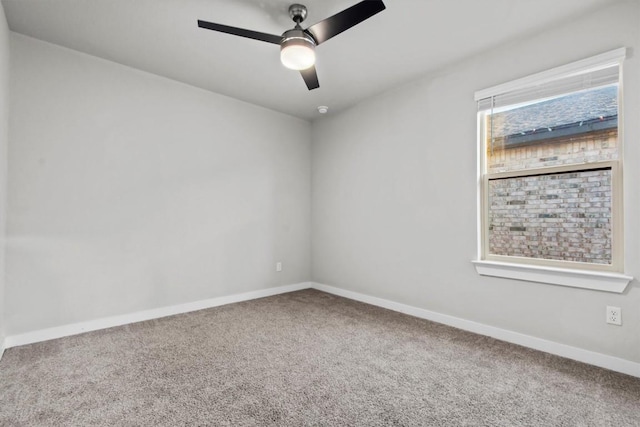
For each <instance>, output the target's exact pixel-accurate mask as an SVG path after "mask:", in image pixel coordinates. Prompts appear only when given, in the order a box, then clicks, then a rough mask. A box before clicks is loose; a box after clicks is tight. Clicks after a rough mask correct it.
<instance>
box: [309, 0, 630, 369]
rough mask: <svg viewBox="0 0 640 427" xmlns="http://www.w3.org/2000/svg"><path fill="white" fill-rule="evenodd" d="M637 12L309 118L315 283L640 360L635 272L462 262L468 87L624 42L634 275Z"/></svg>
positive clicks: (626, 6) (621, 10) (471, 173)
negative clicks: (518, 275)
mask: <svg viewBox="0 0 640 427" xmlns="http://www.w3.org/2000/svg"><path fill="white" fill-rule="evenodd" d="M638 22H640V3H638V2H637V1H622V2H618V3H616V4H614V5H613V6H611V7H608V8H605V9H602V10H600V11H599V12H598V13H593V14H590V15H585V16H579V17H575V19H574V20H572V21H570V22H567V23H565V24H563V25H561V26H559V27H555V28H550V29H548V31H545V32H543V33H540V34H535V35H532V36H531V37H529V38H526V39H521V40H516V41H513V42H512V43H510V44H508V45H504V46H501V47H498V48H495V49H493V50H491V51H489V52H485V53H484V54H482V55H479V56H477V57H473V58H469V59H467V60H465V61H464V62H461V63H458V64H453V65H451V66H449V67H447V68H446V69H443V70H441V71H440V72H438V73H434V74H432V75H428V76H425V77H424V78H422V79H420V80H418V81H415V82H413V83H411V84H407V85H405V86H403V87H400V88H397V89H396V90H393V91H390V92H387V93H384V94H382V95H380V96H378V97H376V98H373V99H369V100H367V101H365V102H363V103H361V104H359V105H358V106H356V107H354V108H352V109H350V110H349V111H346V112H344V113H342V114H339V115H336V116H333V117H327V118H326V119H324V120H319V121H316V122H315V123H314V125H313V128H312V138H313V142H312V189H313V192H312V278H313V280H314V281H316V282H319V283H323V284H327V285H333V286H337V287H340V288H343V289H347V290H351V291H355V292H360V293H363V294H367V295H371V296H375V297H380V298H386V299H389V300H393V301H396V302H400V303H405V304H409V305H412V306H416V307H420V308H424V309H428V310H432V311H435V312H440V313H443V314H448V315H452V316H457V317H460V318H463V319H467V320H471V321H476V322H480V323H483V324H486V325H491V326H495V327H499V328H504V329H507V330H511V331H515V332H519V333H523V334H527V335H531V336H535V337H539V338H543V339H548V340H551V341H555V342H560V343H564V344H568V345H571V346H576V347H580V348H583V349H587V350H592V351H596V352H600V353H604V354H609V355H614V356H618V357H620V358H623V359H627V360H631V361H635V362H640V334H638V331H640V310H638V307H639V306H640V286H639V283H638V281H637V280H634V281H633V282H632V283H631V285H630V286H629V288H627V292H626V293H625V294H622V295H620V294H612V293H606V292H598V291H589V290H582V289H575V288H567V287H561V286H554V285H546V284H538V283H528V282H521V281H513V280H509V279H498V278H489V277H481V276H478V275H477V274H476V272H475V269H474V267H473V265H472V264H471V260H473V259H475V258H476V256H477V253H476V248H477V246H476V245H477V242H476V231H477V229H476V223H477V218H476V200H477V199H476V186H477V178H476V167H477V166H476V165H477V164H476V162H477V151H476V150H477V147H476V104H475V102H474V92H475V91H476V90H480V89H484V88H486V87H490V86H493V85H496V84H500V83H504V82H507V81H510V80H512V79H515V78H519V77H523V76H526V75H529V74H532V73H535V72H539V71H542V70H545V69H548V68H552V67H555V66H560V65H563V64H565V63H567V62H571V61H575V60H579V59H582V58H585V57H589V56H592V55H596V54H598V53H602V52H605V51H608V50H612V49H615V48H618V47H621V46H627V47H630V48H632V49H631V51H630V53H631V55H630V58H629V59H628V60H627V61H626V62H625V65H624V67H625V69H624V73H625V80H624V85H625V98H624V114H625V116H626V117H627V120H626V122H625V127H624V133H625V141H626V144H625V147H624V155H625V170H624V174H625V176H624V179H625V197H626V199H625V215H626V228H625V233H626V247H625V249H626V257H625V260H626V272H627V273H628V274H631V275H633V276H635V277H640V261H639V260H640V248H639V247H638V245H639V242H640V232H639V230H640V229H639V225H640V224H639V223H638V221H637V218H638V217H639V216H640V199H639V195H640V192H639V191H638V187H637V185H638V184H637V183H638V182H640V144H638V143H637V142H638V141H640V121H638V120H637V117H638V115H639V114H640V99H639V96H640V95H639V94H640V58H639V57H638V54H637V52H638V50H639V49H640V34H639V31H640V26H639V25H638ZM427 42H428V41H427ZM433 42H435V41H433ZM607 305H614V306H619V307H621V308H622V313H623V321H624V325H623V326H622V327H617V326H612V325H607V324H606V323H605V307H606V306H607Z"/></svg>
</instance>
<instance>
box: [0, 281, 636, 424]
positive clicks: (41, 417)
mask: <svg viewBox="0 0 640 427" xmlns="http://www.w3.org/2000/svg"><path fill="white" fill-rule="evenodd" d="M0 425H2V426H184V425H190V426H191V425H198V426H201V425H212V426H226V425H229V426H305V425H309V426H311V425H312V426H465V425H472V426H640V379H637V378H633V377H630V376H625V375H621V374H617V373H614V372H610V371H607V370H604V369H599V368H595V367H591V366H588V365H584V364H581V363H578V362H573V361H570V360H566V359H562V358H560V357H556V356H552V355H548V354H545V353H540V352H537V351H534V350H529V349H526V348H523V347H519V346H516V345H511V344H507V343H504V342H500V341H497V340H494V339H491V338H487V337H482V336H478V335H474V334H471V333H467V332H463V331H460V330H457V329H454V328H450V327H447V326H443V325H439V324H436V323H432V322H428V321H425V320H421V319H416V318H413V317H410V316H406V315H403V314H399V313H395V312H392V311H388V310H384V309H380V308H377V307H373V306H369V305H366V304H362V303H358V302H354V301H350V300H347V299H344V298H340V297H336V296H333V295H329V294H325V293H322V292H318V291H315V290H304V291H300V292H294V293H290V294H284V295H278V296H275V297H270V298H264V299H260V300H254V301H248V302H244V303H238V304H232V305H227V306H223V307H218V308H212V309H208V310H202V311H198V312H194V313H189V314H183V315H178V316H173V317H167V318H163V319H158V320H152V321H147V322H141V323H137V324H133V325H128V326H123V327H117V328H111V329H107V330H103V331H97V332H91V333H86V334H83V335H77V336H73V337H67V338H62V339H58V340H52V341H48V342H43V343H38V344H32V345H27V346H23V347H17V348H11V349H9V350H7V351H6V352H5V355H4V357H3V359H2V361H1V362H0Z"/></svg>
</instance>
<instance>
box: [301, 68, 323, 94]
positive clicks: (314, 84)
mask: <svg viewBox="0 0 640 427" xmlns="http://www.w3.org/2000/svg"><path fill="white" fill-rule="evenodd" d="M300 74H302V78H303V79H304V82H305V83H306V84H307V87H308V88H309V90H314V89H317V88H319V87H320V82H318V73H316V67H314V66H313V65H312V66H311V67H309V68H307V69H306V70H300Z"/></svg>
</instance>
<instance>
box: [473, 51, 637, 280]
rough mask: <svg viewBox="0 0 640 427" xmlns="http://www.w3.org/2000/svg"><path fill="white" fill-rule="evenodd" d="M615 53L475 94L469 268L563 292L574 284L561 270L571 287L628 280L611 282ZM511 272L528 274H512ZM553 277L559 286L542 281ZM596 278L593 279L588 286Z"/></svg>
mask: <svg viewBox="0 0 640 427" xmlns="http://www.w3.org/2000/svg"><path fill="white" fill-rule="evenodd" d="M624 53H625V49H624V48H623V49H618V50H616V51H613V52H608V53H606V54H603V55H599V56H598V57H594V58H590V59H587V60H583V61H580V62H577V63H573V64H569V65H567V66H564V67H560V68H558V69H554V70H550V71H547V72H544V73H540V74H537V75H534V76H530V77H527V78H524V79H520V80H518V81H515V82H511V83H507V84H505V85H501V86H498V87H495V88H491V89H487V90H485V91H480V92H478V93H476V100H477V101H478V136H479V162H480V165H479V172H480V173H479V175H480V179H479V205H480V206H479V216H480V218H479V228H480V232H479V260H480V261H479V262H478V263H477V267H478V265H480V266H483V267H486V266H487V265H489V266H491V268H492V269H493V270H491V271H492V272H493V273H495V271H494V270H495V268H496V266H503V267H504V268H503V270H508V271H509V272H510V273H509V274H510V275H503V274H489V275H500V276H504V277H512V278H524V279H525V280H532V279H531V275H530V273H531V272H532V271H533V272H534V273H535V274H537V276H536V277H537V279H536V280H534V281H544V282H548V283H556V284H565V285H570V286H576V284H575V283H574V281H572V280H569V281H567V280H565V279H566V277H565V276H567V270H572V271H575V274H577V275H578V277H580V282H584V279H585V277H587V278H593V275H591V276H589V275H585V274H581V272H587V273H588V272H600V273H609V274H608V275H605V276H606V277H612V278H617V279H620V278H623V281H624V280H625V279H627V278H628V277H627V276H624V275H622V274H620V273H622V272H623V254H622V252H623V250H624V245H623V240H622V239H623V232H622V228H623V220H622V167H621V163H622V138H621V132H620V131H619V130H620V129H619V128H620V122H621V120H619V118H620V117H622V116H621V111H620V110H621V108H620V103H619V99H620V97H619V94H620V90H621V87H620V78H619V77H620V74H621V62H622V60H623V59H624ZM492 262H493V264H492ZM518 266H520V267H522V269H523V271H528V273H529V275H526V274H525V275H522V276H521V277H520V275H518V274H515V275H514V271H516V270H517V267H518ZM527 266H529V268H527ZM478 271H479V272H480V273H481V274H483V271H482V268H479V269H478ZM549 272H551V273H549ZM559 272H560V273H563V274H562V275H563V277H564V278H563V279H562V280H560V281H559V282H558V279H557V277H556V278H551V280H547V279H549V277H548V276H549V275H550V274H551V275H556V276H557V273H559ZM484 273H485V274H486V273H487V271H486V269H485V270H484ZM616 273H618V274H616ZM541 274H542V276H544V277H542V279H545V278H546V279H545V280H541V278H540V277H539V276H540V275H541ZM575 274H574V276H575ZM569 276H571V274H569ZM605 276H602V275H600V276H598V275H597V273H596V277H597V279H596V280H598V279H600V278H602V277H605ZM628 279H629V280H631V278H628ZM627 283H628V281H627ZM600 286H602V287H604V288H605V289H602V290H609V289H607V288H606V287H607V286H608V285H607V284H606V283H605V284H602V285H593V284H591V286H586V287H595V288H599V287H600ZM624 286H626V283H625V284H624ZM581 287H584V286H581Z"/></svg>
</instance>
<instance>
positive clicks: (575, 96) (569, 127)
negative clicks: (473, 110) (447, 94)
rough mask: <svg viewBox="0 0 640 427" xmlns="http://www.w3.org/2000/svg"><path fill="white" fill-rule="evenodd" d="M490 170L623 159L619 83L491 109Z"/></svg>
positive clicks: (488, 118)
mask: <svg viewBox="0 0 640 427" xmlns="http://www.w3.org/2000/svg"><path fill="white" fill-rule="evenodd" d="M484 119H485V120H486V123H485V129H486V141H485V142H486V144H485V148H486V168H487V172H488V173H495V172H505V171H513V170H526V169H531V168H539V167H544V166H556V165H566V164H576V163H588V162H596V161H602V160H615V159H617V158H618V85H617V84H611V85H607V86H601V87H596V88H591V89H588V90H582V91H579V92H574V93H570V94H565V95H562V96H556V97H553V98H546V99H541V100H536V101H533V102H529V103H524V104H519V105H515V106H508V107H501V108H497V109H494V110H493V111H491V110H489V111H488V112H487V114H486V115H485V117H484Z"/></svg>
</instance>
